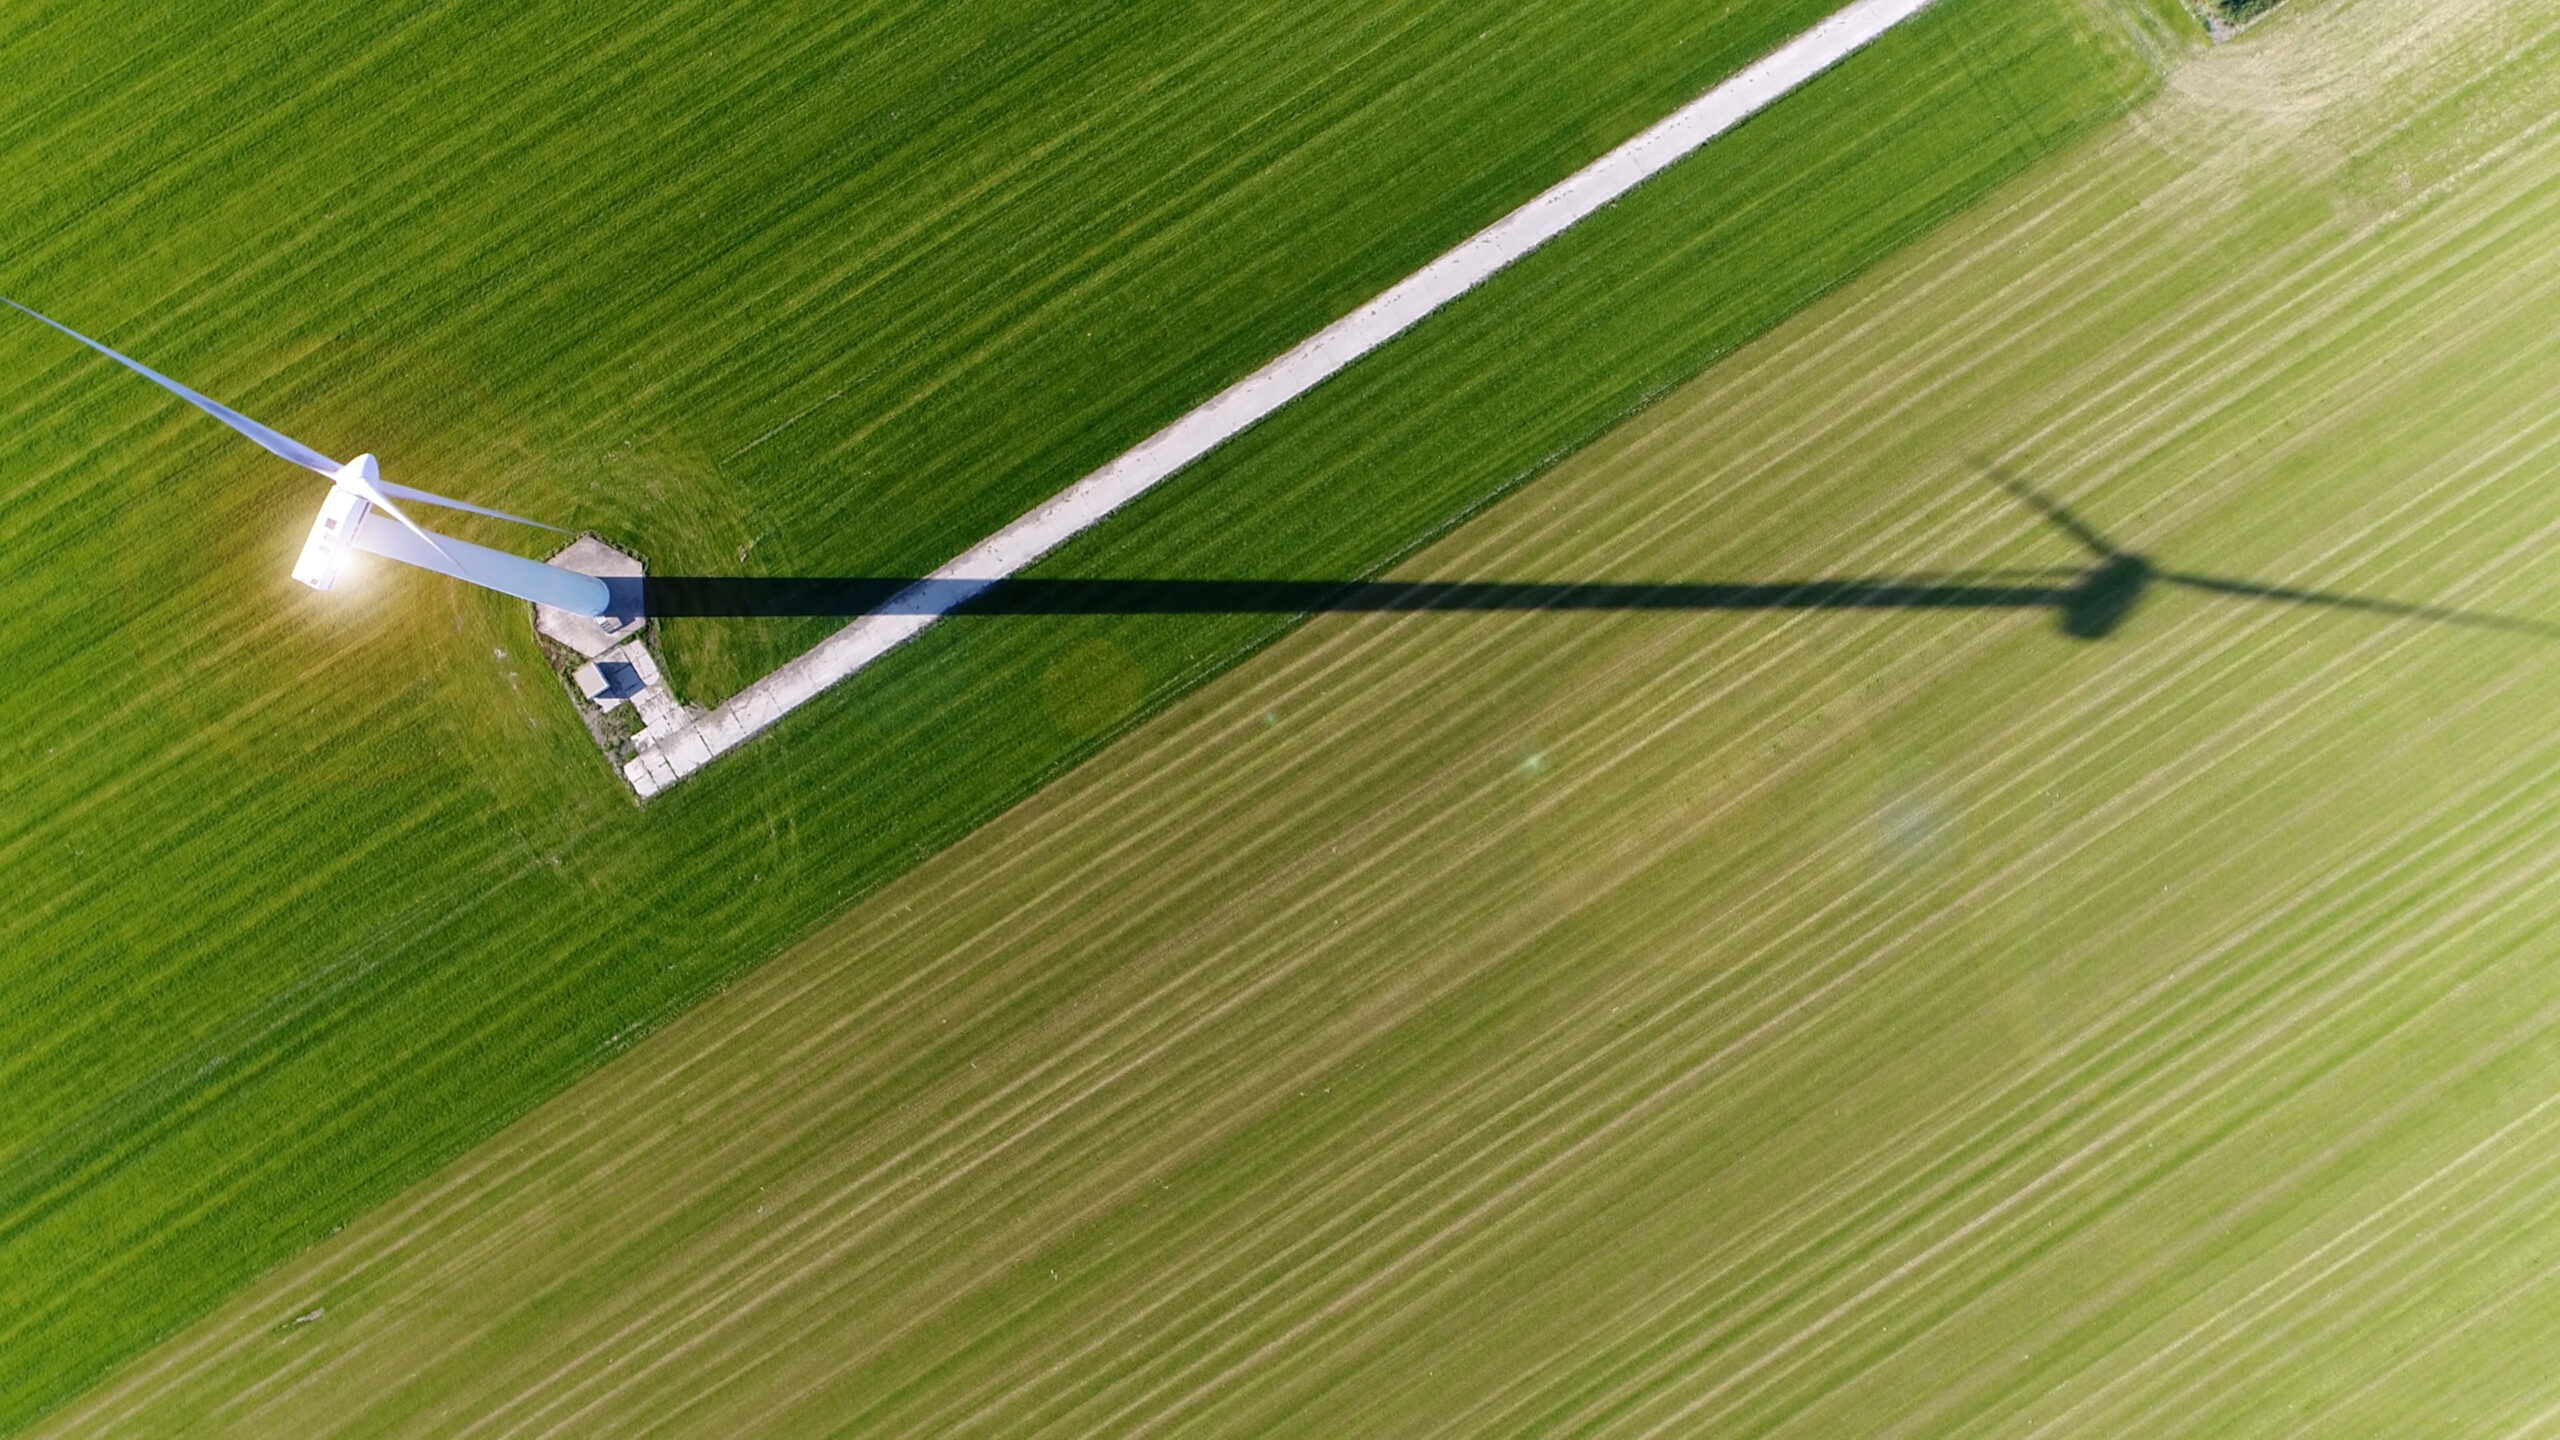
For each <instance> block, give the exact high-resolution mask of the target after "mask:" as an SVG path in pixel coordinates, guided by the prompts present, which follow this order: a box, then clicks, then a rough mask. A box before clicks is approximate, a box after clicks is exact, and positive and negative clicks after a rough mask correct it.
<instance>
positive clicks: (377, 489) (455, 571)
mask: <svg viewBox="0 0 2560 1440" xmlns="http://www.w3.org/2000/svg"><path fill="white" fill-rule="evenodd" d="M372 460H373V457H372V456H370V455H360V456H358V457H356V458H355V459H354V460H351V461H349V462H348V463H346V464H344V465H341V466H339V467H338V469H337V472H336V473H335V474H333V475H331V476H330V477H329V478H330V479H332V480H335V481H337V482H338V483H339V484H341V485H344V486H345V487H347V488H348V489H350V490H353V491H354V492H356V493H357V494H359V495H361V496H363V497H364V498H365V500H366V501H367V502H368V503H370V504H371V505H372V506H373V508H375V509H376V510H380V511H383V512H384V513H386V514H388V515H389V516H390V517H391V518H392V519H394V520H397V521H399V522H400V523H401V524H402V525H404V526H406V527H408V530H409V533H410V534H412V535H415V536H417V537H418V538H419V539H421V540H423V541H425V542H427V548H428V549H430V550H433V551H434V552H436V553H437V554H438V555H441V556H443V557H444V558H445V561H446V563H447V564H449V565H451V566H452V567H453V568H451V569H449V570H448V569H445V567H444V566H442V565H430V566H428V567H427V568H428V569H430V570H444V573H446V574H448V575H451V576H453V577H455V578H456V579H461V580H469V579H470V578H471V576H470V574H469V573H468V572H467V571H466V570H465V569H464V568H463V564H462V560H461V557H459V556H457V555H455V554H454V553H453V552H452V551H450V550H447V549H446V548H444V542H443V541H442V540H441V539H439V538H438V537H437V536H435V535H434V534H432V533H430V532H428V531H427V530H425V529H423V528H421V527H420V526H419V524H418V522H417V521H415V520H412V519H410V518H409V517H408V515H407V514H406V513H404V512H403V511H402V510H401V509H400V507H399V506H397V505H394V504H392V503H391V497H390V496H388V495H385V494H383V493H382V474H381V472H380V471H379V470H376V469H374V467H373V465H372V464H371V462H372ZM368 472H370V473H368ZM454 543H455V544H457V545H459V544H461V543H462V542H460V541H458V540H457V541H455V542H454ZM412 563H422V562H412Z"/></svg>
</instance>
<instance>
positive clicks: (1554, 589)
mask: <svg viewBox="0 0 2560 1440" xmlns="http://www.w3.org/2000/svg"><path fill="white" fill-rule="evenodd" d="M1983 469H1984V471H1985V473H1987V474H1988V475H1989V476H1990V477H1991V479H1992V480H1993V481H1995V482H1996V483H1997V484H1999V485H2000V486H2001V487H2002V488H2003V489H2005V490H2007V491H2008V492H2009V493H2010V494H2011V495H2013V496H2015V497H2016V498H2017V499H2018V500H2019V501H2020V502H2021V503H2023V504H2025V505H2026V506H2027V507H2028V508H2030V509H2032V510H2034V511H2035V512H2036V513H2037V514H2038V515H2039V516H2041V517H2043V518H2044V519H2045V520H2047V521H2048V522H2050V523H2051V524H2053V525H2054V526H2055V528H2057V529H2059V530H2061V531H2062V532H2063V533H2065V534H2066V535H2069V536H2070V537H2071V538H2072V539H2073V540H2074V541H2076V542H2077V543H2078V544H2079V545H2080V546H2081V547H2082V548H2083V549H2085V550H2087V551H2089V552H2090V556H2091V559H2090V562H2089V563H2088V564H2086V565H2084V566H2081V567H2079V568H2077V569H2056V570H2027V571H2016V570H2011V571H1978V572H1954V573H1947V574H1914V575H1885V576H1867V577H1843V578H1813V579H1804V580H1775V581H1752V582H1738V583H1712V582H1710V583H1687V582H1665V583H1658V584H1644V583H1639V584H1621V583H1608V582H1585V583H1545V582H1536V581H1504V580H1145V579H1067V578H1058V577H1050V576H1021V577H1016V578H1014V579H1010V580H1005V581H1002V582H999V583H996V584H993V585H989V584H987V583H986V582H984V581H957V580H936V579H932V578H929V577H909V578H897V577H888V576H851V577H829V576H782V577H759V576H743V575H653V576H650V577H648V578H647V579H645V580H643V581H641V582H640V585H639V586H638V590H639V593H638V594H637V595H633V594H631V592H630V590H629V589H628V588H625V587H627V586H628V583H629V582H623V584H622V586H619V587H617V594H616V599H617V605H616V610H617V613H622V612H623V607H624V606H625V605H628V604H629V603H630V602H631V601H633V600H637V601H638V602H639V603H640V606H641V608H643V609H645V611H646V613H648V614H650V615H655V616H836V617H852V616H857V615H872V614H886V615H895V614H930V615H942V614H952V615H980V616H987V615H1299V614H1308V613H1313V612H1319V611H1321V612H1362V613H1405V612H1422V611H1451V612H1465V611H1488V610H1519V611H1529V610H1554V611H1588V610H1687V611H1711V610H1725V611H1756V610H2035V609H2049V610H2051V611H2053V612H2054V614H2055V617H2056V619H2057V621H2058V622H2059V625H2060V628H2061V630H2062V632H2063V633H2064V634H2066V635H2069V636H2071V637H2073V638H2075V639H2080V640H2102V639H2105V638H2106V637H2107V636H2110V635H2113V634H2114V633H2115V632H2116V631H2117V630H2118V629H2120V628H2121V627H2122V626H2123V624H2124V622H2125V619H2126V617H2128V616H2130V615H2131V614H2132V613H2133V611H2134V608H2135V607H2136V606H2138V605H2139V604H2141V602H2142V600H2143V598H2144V596H2146V595H2147V594H2149V593H2150V591H2151V590H2152V589H2153V587H2155V586H2157V585H2162V584H2168V585H2183V586H2187V587H2190V588H2193V589H2197V590H2203V591H2206V592H2208V593H2211V594H2216V595H2224V596H2232V597H2237V598H2241V599H2250V600H2266V601H2277V602H2282V603H2287V604H2295V605H2318V606H2327V607H2332V608H2336V609H2343V610H2355V611H2361V612H2364V613H2366V614H2373V615H2386V616H2393V617H2398V618H2405V619H2415V620H2428V621H2435V622H2439V623H2443V624H2450V625H2469V626H2479V627H2483V628H2487V629H2495V630H2509V631H2516V632H2520V633H2525V634H2532V635H2539V636H2544V637H2560V625H2551V624H2546V623H2543V622H2540V621H2534V620H2525V619H2519V618H2516V617H2512V616H2506V615H2491V614H2483V613H2480V612H2476V611H2469V610H2459V609H2452V608H2449V607H2446V606H2440V605H2418V604H2410V603H2407V602H2404V601H2398V600H2384V599H2377V598H2374V597H2371V596H2365V595H2354V594H2345V593H2340V592H2335V591H2328V590H2313V589H2304V588H2301V587H2298V586H2289V585H2261V584H2257V583H2254V582H2251V581H2246V580H2233V579H2228V578H2225V577H2222V576H2217V575H2206V574H2201V573H2197V572H2193V571H2184V570H2170V569H2164V568H2162V567H2160V566H2157V565H2155V564H2153V563H2152V562H2151V561H2150V560H2149V559H2148V558H2147V557H2145V556H2143V555H2140V554H2137V553H2135V552H2133V551H2130V550H2125V549H2122V548H2120V547H2118V546H2117V545H2115V544H2114V543H2113V542H2111V541H2109V540H2108V539H2107V538H2106V537H2105V536H2104V535H2102V534H2100V533H2099V532H2098V531H2097V529H2096V528H2094V527H2092V526H2091V525H2089V524H2088V523H2087V522H2085V521H2083V520H2082V519H2081V518H2080V517H2079V516H2077V515H2075V514H2073V513H2072V512H2071V511H2070V510H2068V509H2066V508H2065V507H2064V506H2062V505H2061V504H2060V503H2058V502H2056V501H2054V500H2052V499H2050V498H2049V497H2047V496H2045V495H2043V494H2040V493H2039V492H2037V491H2036V490H2034V489H2033V488H2031V487H2029V486H2028V485H2026V484H2024V483H2023V482H2021V481H2019V480H2018V479H2016V478H2015V477H2014V476H2011V475H2009V474H2007V473H2005V472H2003V471H2001V470H1999V469H1997V468H1995V467H1991V466H1987V465H1986V466H1984V467H1983Z"/></svg>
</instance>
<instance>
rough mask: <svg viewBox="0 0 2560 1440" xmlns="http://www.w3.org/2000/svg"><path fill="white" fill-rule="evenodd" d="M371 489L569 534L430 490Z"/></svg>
mask: <svg viewBox="0 0 2560 1440" xmlns="http://www.w3.org/2000/svg"><path fill="white" fill-rule="evenodd" d="M373 488H375V489H376V490H379V491H381V492H382V493H383V494H385V495H397V496H399V497H400V498H401V499H403V500H415V501H417V502H418V503H419V504H421V505H441V506H443V507H444V508H445V509H447V510H468V511H470V512H471V513H472V514H474V515H486V516H488V517H489V518H490V519H492V520H513V521H514V522H516V523H517V524H519V525H530V526H532V527H533V528H534V529H536V530H551V531H556V532H558V533H559V534H562V535H566V534H568V533H569V532H568V531H566V530H562V529H560V527H559V526H557V525H545V524H543V523H542V522H541V521H539V520H527V519H526V518H524V517H523V516H521V515H510V514H508V513H507V512H506V511H504V510H492V509H490V508H489V507H488V506H486V505H474V504H472V503H471V502H470V501H468V500H454V499H449V498H447V497H446V496H442V495H438V494H436V493H435V492H434V491H432V490H418V489H413V488H411V487H409V486H407V485H394V484H392V483H391V482H390V481H388V480H376V481H374V482H373Z"/></svg>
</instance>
